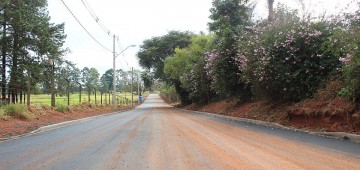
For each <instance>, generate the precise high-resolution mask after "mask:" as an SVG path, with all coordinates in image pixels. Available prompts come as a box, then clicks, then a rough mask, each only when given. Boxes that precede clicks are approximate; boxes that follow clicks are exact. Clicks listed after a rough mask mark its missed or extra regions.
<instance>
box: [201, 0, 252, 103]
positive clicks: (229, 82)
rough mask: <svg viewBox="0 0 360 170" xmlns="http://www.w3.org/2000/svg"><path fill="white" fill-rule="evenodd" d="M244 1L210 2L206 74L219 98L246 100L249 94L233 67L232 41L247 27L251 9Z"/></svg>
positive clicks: (234, 50)
mask: <svg viewBox="0 0 360 170" xmlns="http://www.w3.org/2000/svg"><path fill="white" fill-rule="evenodd" d="M247 2H248V1H247V0H214V1H213V7H212V8H211V9H210V12H211V15H210V19H212V22H210V23H209V29H210V31H212V32H213V33H214V34H215V39H214V43H215V44H214V45H215V46H216V47H217V48H216V49H215V50H213V51H211V52H210V53H208V54H209V55H208V56H207V59H206V60H207V64H206V67H207V69H208V70H207V71H208V75H209V76H210V79H211V80H212V83H211V88H212V89H213V90H214V91H215V92H216V93H217V94H218V96H219V97H220V98H228V97H242V98H244V99H246V98H248V96H249V95H250V90H249V89H248V88H247V87H246V85H245V83H244V82H242V81H241V79H240V75H241V72H239V69H238V68H237V65H236V63H235V60H234V58H235V56H236V55H237V51H236V48H235V47H236V39H237V38H236V37H239V36H240V35H239V33H241V30H242V29H244V28H245V26H247V25H249V24H250V15H249V13H250V11H251V9H250V8H249V7H248V6H246V3H247Z"/></svg>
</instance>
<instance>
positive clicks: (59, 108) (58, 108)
mask: <svg viewBox="0 0 360 170" xmlns="http://www.w3.org/2000/svg"><path fill="white" fill-rule="evenodd" d="M56 111H57V112H61V113H65V112H68V111H70V109H69V108H68V107H67V106H65V105H62V104H58V105H57V106H56Z"/></svg>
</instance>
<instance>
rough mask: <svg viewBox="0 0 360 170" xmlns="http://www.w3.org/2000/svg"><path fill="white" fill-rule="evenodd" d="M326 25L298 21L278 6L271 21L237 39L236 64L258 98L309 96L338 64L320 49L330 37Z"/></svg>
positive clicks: (248, 28) (289, 11) (300, 97)
mask: <svg viewBox="0 0 360 170" xmlns="http://www.w3.org/2000/svg"><path fill="white" fill-rule="evenodd" d="M330 32H331V30H330V29H329V27H328V24H327V22H309V21H301V20H300V18H299V17H298V16H297V12H296V11H294V10H289V9H287V8H286V7H285V6H282V5H279V6H278V7H277V9H276V10H275V13H274V18H273V22H272V23H270V24H264V23H263V22H260V23H258V24H256V25H254V26H252V27H247V30H245V31H244V33H243V34H242V35H243V36H240V37H239V41H238V44H239V45H238V55H237V57H236V62H237V63H238V66H239V70H241V71H242V72H243V74H242V78H243V79H244V80H245V81H246V82H247V83H248V84H251V86H252V89H253V93H254V94H255V95H256V96H257V97H258V98H264V99H269V100H281V101H298V100H301V99H303V98H307V97H311V96H312V94H313V93H314V92H315V91H316V90H317V89H318V87H319V86H320V85H321V84H322V83H323V82H324V81H325V80H326V77H328V76H329V74H330V73H331V72H333V70H335V68H336V67H337V66H338V65H339V63H340V62H339V61H338V58H336V57H334V55H331V54H329V53H326V52H325V50H324V49H323V45H322V44H323V43H324V42H325V41H326V40H327V39H328V38H329V36H330V35H331V33H330Z"/></svg>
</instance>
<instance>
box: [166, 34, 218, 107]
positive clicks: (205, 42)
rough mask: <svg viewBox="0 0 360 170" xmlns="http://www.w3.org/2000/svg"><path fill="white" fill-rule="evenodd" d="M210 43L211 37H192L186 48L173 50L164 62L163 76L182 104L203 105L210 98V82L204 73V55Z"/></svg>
mask: <svg viewBox="0 0 360 170" xmlns="http://www.w3.org/2000/svg"><path fill="white" fill-rule="evenodd" d="M211 43H212V37H211V36H205V35H198V36H194V37H193V38H192V43H191V44H190V45H189V47H188V48H183V49H179V48H177V49H175V54H174V55H173V56H172V57H169V58H167V59H166V60H165V68H164V72H165V75H166V76H167V77H169V79H170V80H171V83H172V85H174V87H175V89H176V92H177V93H178V94H179V96H180V99H181V102H182V103H184V104H187V103H190V102H197V103H203V102H206V101H208V100H209V98H210V93H211V92H210V88H209V86H208V85H209V84H210V80H209V79H208V78H207V75H206V71H205V56H204V55H205V52H206V51H208V50H210V48H211Z"/></svg>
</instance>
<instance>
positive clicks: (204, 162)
mask: <svg viewBox="0 0 360 170" xmlns="http://www.w3.org/2000/svg"><path fill="white" fill-rule="evenodd" d="M0 169H360V144H359V143H356V142H352V141H347V140H335V139H330V138H326V137H320V136H316V135H309V134H306V133H302V132H296V131H288V130H284V129H277V128H271V127H266V126H260V125H255V124H252V123H246V122H243V123H242V122H230V121H227V120H221V119H219V118H213V117H209V116H205V115H202V114H196V113H193V112H187V111H182V110H177V109H174V108H172V107H170V106H168V105H167V104H165V103H164V102H163V101H162V100H161V98H160V97H159V96H158V95H149V97H148V98H147V100H146V102H145V103H144V104H142V105H141V106H139V107H137V108H135V109H133V110H131V111H127V112H122V113H117V114H112V115H109V116H103V117H99V118H96V119H93V120H89V121H85V122H80V123H77V124H75V125H70V126H67V127H63V128H57V129H54V130H50V131H47V132H43V133H39V134H36V135H31V136H27V137H23V138H20V139H17V140H10V141H5V142H1V143H0Z"/></svg>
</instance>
